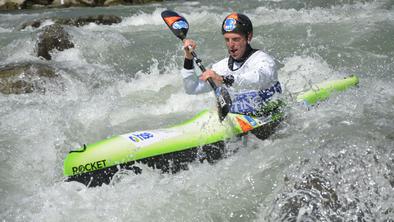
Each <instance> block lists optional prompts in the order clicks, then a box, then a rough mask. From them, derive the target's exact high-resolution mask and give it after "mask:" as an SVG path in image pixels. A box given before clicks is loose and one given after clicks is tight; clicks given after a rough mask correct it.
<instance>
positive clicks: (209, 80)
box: [188, 46, 218, 90]
mask: <svg viewBox="0 0 394 222" xmlns="http://www.w3.org/2000/svg"><path fill="white" fill-rule="evenodd" d="M188 48H189V51H190V53H191V54H192V56H193V59H194V62H196V64H197V66H198V67H199V68H200V69H201V71H202V72H205V71H206V69H205V67H204V65H203V64H202V63H201V59H199V58H198V57H197V54H196V53H195V52H194V51H193V49H192V47H191V46H189V47H188ZM207 81H208V83H209V85H211V87H212V89H214V90H216V89H217V88H218V87H217V86H216V84H215V82H214V81H213V80H212V78H211V77H209V78H208V79H207Z"/></svg>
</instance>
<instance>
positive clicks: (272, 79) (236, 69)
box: [181, 12, 282, 116]
mask: <svg viewBox="0 0 394 222" xmlns="http://www.w3.org/2000/svg"><path fill="white" fill-rule="evenodd" d="M221 30H222V34H223V36H224V41H225V43H226V47H227V50H228V53H229V57H227V58H224V59H223V60H221V61H219V62H217V63H215V64H213V66H212V69H207V70H206V71H205V72H203V73H202V74H201V75H200V76H199V77H197V76H196V74H195V71H194V63H193V56H192V54H191V53H190V47H191V48H192V49H193V50H194V49H195V48H196V46H197V45H196V42H195V41H193V40H192V39H185V40H184V42H183V46H184V51H185V60H184V67H183V69H182V71H181V73H182V76H183V82H184V88H185V91H186V93H188V94H199V93H205V92H210V91H211V90H212V89H211V88H210V86H209V84H208V83H207V82H206V80H207V79H208V77H212V79H213V80H214V82H215V83H216V84H217V85H218V86H223V85H224V86H225V87H227V89H228V91H229V93H230V95H231V99H232V106H231V108H230V112H232V113H241V114H246V115H255V116H259V115H261V112H260V111H261V110H262V107H263V106H264V104H265V103H266V102H267V101H268V100H270V99H271V98H272V96H273V95H274V94H275V93H281V92H282V89H281V85H280V83H279V81H278V74H277V67H276V63H275V60H274V59H273V58H272V57H271V56H270V55H268V54H267V53H265V52H263V51H262V50H258V49H254V48H252V47H251V46H250V42H251V41H252V38H253V25H252V22H251V21H250V19H249V18H248V17H247V16H246V15H244V14H241V13H235V12H234V13H231V14H230V15H228V16H226V18H225V19H224V21H223V24H222V28H221Z"/></svg>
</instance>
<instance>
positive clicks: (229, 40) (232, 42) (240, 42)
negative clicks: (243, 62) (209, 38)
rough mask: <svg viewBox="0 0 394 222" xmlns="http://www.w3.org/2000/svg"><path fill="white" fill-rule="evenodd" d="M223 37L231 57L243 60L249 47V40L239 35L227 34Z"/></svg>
mask: <svg viewBox="0 0 394 222" xmlns="http://www.w3.org/2000/svg"><path fill="white" fill-rule="evenodd" d="M223 36H224V41H225V42H226V46H227V50H228V53H229V54H230V56H231V57H233V58H234V59H235V60H239V59H240V58H242V56H243V55H244V53H245V50H246V46H247V45H248V39H247V38H246V37H245V36H243V35H241V34H238V33H225V34H224V35H223ZM249 37H251V36H249Z"/></svg>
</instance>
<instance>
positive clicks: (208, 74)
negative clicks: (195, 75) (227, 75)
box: [200, 69, 223, 86]
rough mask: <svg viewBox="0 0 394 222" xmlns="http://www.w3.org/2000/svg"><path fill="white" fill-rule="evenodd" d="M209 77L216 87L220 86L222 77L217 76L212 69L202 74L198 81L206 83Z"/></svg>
mask: <svg viewBox="0 0 394 222" xmlns="http://www.w3.org/2000/svg"><path fill="white" fill-rule="evenodd" d="M209 77H211V78H212V80H213V81H214V82H215V84H216V85H218V86H220V85H222V83H223V76H221V75H219V74H217V73H216V72H215V71H213V70H212V69H207V70H206V71H205V72H203V73H202V74H201V76H200V79H201V80H203V81H207V79H208V78H209Z"/></svg>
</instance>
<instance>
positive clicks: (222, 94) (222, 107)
mask: <svg viewBox="0 0 394 222" xmlns="http://www.w3.org/2000/svg"><path fill="white" fill-rule="evenodd" d="M215 95H216V99H217V101H218V110H219V119H220V121H223V120H224V118H226V116H227V114H228V113H229V112H230V107H231V105H232V102H231V97H230V94H229V93H228V91H227V90H226V89H225V88H222V87H217V88H216V89H215Z"/></svg>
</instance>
